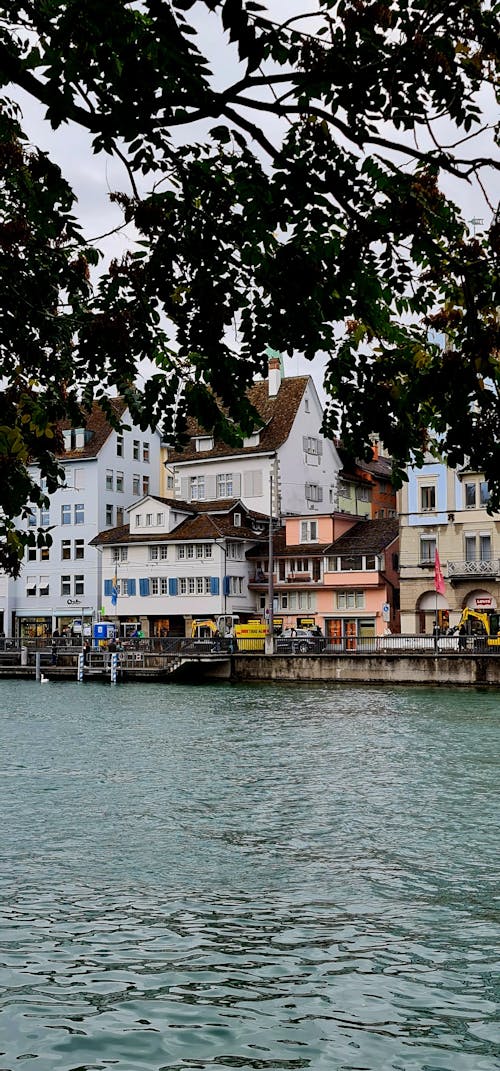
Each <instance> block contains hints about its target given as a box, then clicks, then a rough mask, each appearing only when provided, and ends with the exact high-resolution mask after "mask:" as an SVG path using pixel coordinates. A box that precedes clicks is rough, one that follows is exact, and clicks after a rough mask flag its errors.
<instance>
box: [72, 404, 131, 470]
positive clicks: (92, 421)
mask: <svg viewBox="0 0 500 1071" xmlns="http://www.w3.org/2000/svg"><path fill="white" fill-rule="evenodd" d="M109 404H110V406H111V408H112V409H113V411H114V413H115V414H116V416H117V417H118V419H119V420H120V419H121V418H122V416H123V414H124V412H125V410H126V408H127V404H126V402H125V401H124V400H123V398H110V399H109ZM58 427H59V429H60V430H61V431H69V429H70V428H71V427H73V425H72V424H71V421H69V420H61V421H60V422H59V424H58ZM82 427H85V428H86V430H87V431H88V432H90V433H91V434H90V437H89V441H88V442H87V443H85V445H84V446H82V447H81V449H80V450H61V451H60V453H58V457H60V458H61V459H63V458H64V460H78V459H79V458H86V457H96V456H97V454H98V453H99V450H100V449H101V448H102V447H103V446H104V443H105V442H106V439H107V438H108V437H109V436H110V435H111V432H112V431H113V428H112V427H111V424H110V423H109V421H108V418H107V417H106V416H105V415H104V413H103V411H102V409H101V407H100V405H99V403H98V402H94V404H93V406H92V409H91V411H90V413H89V414H88V416H87V419H86V422H85V423H84V422H83V420H82Z"/></svg>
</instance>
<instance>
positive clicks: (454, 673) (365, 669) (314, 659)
mask: <svg viewBox="0 0 500 1071" xmlns="http://www.w3.org/2000/svg"><path fill="white" fill-rule="evenodd" d="M232 679H233V680H235V681H322V682H326V681H333V682H346V683H357V684H384V685H388V684H415V685H427V687H442V686H446V687H450V686H453V687H460V686H463V687H479V686H483V687H484V686H488V687H489V686H491V687H497V688H498V687H500V654H495V655H461V654H460V655H459V654H453V655H445V654H439V655H431V654H413V655H401V654H394V655H380V654H378V655H373V656H370V655H347V654H346V655H344V654H343V655H305V656H303V657H301V656H300V655H295V656H294V657H293V658H290V657H286V656H280V655H262V656H259V655H255V654H254V655H251V656H248V655H247V656H246V657H245V656H244V655H234V656H233V666H232Z"/></svg>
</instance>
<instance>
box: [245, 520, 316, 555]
mask: <svg viewBox="0 0 500 1071" xmlns="http://www.w3.org/2000/svg"><path fill="white" fill-rule="evenodd" d="M329 545H330V544H329V543H294V544H293V545H292V544H288V545H287V543H286V528H278V529H277V530H276V531H275V532H274V534H273V554H274V556H275V558H284V557H287V558H292V557H296V558H301V557H303V558H305V557H309V558H321V557H322V556H323V554H324V553H325V550H326V548H327V547H328V546H329ZM268 553H269V540H268V539H266V540H263V539H261V540H260V542H259V543H258V544H257V546H256V547H252V549H251V550H248V551H247V553H246V557H247V558H249V559H250V560H253V559H254V558H255V559H259V558H264V557H267V555H268Z"/></svg>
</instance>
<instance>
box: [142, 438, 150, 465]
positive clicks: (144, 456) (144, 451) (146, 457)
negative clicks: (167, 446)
mask: <svg viewBox="0 0 500 1071" xmlns="http://www.w3.org/2000/svg"><path fill="white" fill-rule="evenodd" d="M142 460H143V461H144V462H146V463H147V462H148V461H149V443H143V444H142Z"/></svg>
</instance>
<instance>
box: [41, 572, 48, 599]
mask: <svg viewBox="0 0 500 1071" xmlns="http://www.w3.org/2000/svg"><path fill="white" fill-rule="evenodd" d="M49 592H50V589H49V578H48V576H41V577H40V590H39V594H40V595H48V594H49Z"/></svg>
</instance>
